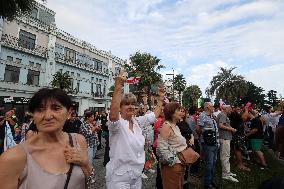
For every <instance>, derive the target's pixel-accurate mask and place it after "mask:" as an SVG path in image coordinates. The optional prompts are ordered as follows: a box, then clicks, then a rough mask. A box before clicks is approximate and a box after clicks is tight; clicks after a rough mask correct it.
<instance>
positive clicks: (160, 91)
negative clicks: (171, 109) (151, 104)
mask: <svg viewBox="0 0 284 189" xmlns="http://www.w3.org/2000/svg"><path fill="white" fill-rule="evenodd" d="M165 93H166V91H165V88H164V87H163V88H160V87H158V95H159V101H158V103H157V106H156V107H155V109H154V114H155V116H156V118H158V117H159V116H160V114H161V111H162V107H163V101H164V98H165Z"/></svg>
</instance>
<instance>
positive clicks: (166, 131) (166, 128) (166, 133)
mask: <svg viewBox="0 0 284 189" xmlns="http://www.w3.org/2000/svg"><path fill="white" fill-rule="evenodd" d="M159 131H160V135H161V137H162V138H165V139H168V138H169V137H170V136H171V132H172V129H171V126H170V124H169V123H168V122H167V121H165V122H164V123H163V125H162V127H161V128H160V130H159Z"/></svg>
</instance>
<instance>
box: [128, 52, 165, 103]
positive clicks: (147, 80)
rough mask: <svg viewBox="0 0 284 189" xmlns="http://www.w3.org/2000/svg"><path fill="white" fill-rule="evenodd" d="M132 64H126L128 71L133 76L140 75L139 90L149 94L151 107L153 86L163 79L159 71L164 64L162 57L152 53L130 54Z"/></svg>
mask: <svg viewBox="0 0 284 189" xmlns="http://www.w3.org/2000/svg"><path fill="white" fill-rule="evenodd" d="M129 59H130V64H129V65H125V69H126V71H127V72H128V73H129V74H130V75H131V76H133V77H140V81H139V83H138V84H137V89H138V91H139V92H142V91H143V92H144V93H146V94H147V96H148V98H147V99H148V106H149V107H151V87H153V85H156V84H158V83H159V82H161V81H162V75H161V74H160V73H158V71H160V70H161V69H162V68H164V66H163V65H161V64H160V61H161V60H160V59H158V58H157V57H156V56H152V55H151V54H150V53H140V52H139V51H138V52H136V53H135V54H132V55H130V58H129Z"/></svg>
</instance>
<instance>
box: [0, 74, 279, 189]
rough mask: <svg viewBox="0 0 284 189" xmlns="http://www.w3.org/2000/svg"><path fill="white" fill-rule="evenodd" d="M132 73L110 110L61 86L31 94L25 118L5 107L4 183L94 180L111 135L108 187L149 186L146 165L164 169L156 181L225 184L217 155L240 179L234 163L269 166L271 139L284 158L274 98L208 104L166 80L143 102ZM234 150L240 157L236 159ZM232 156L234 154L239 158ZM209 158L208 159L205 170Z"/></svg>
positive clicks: (229, 176)
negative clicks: (174, 98)
mask: <svg viewBox="0 0 284 189" xmlns="http://www.w3.org/2000/svg"><path fill="white" fill-rule="evenodd" d="M125 80H126V78H125V76H124V73H121V74H119V75H118V76H117V77H116V80H115V87H114V92H113V97H112V102H111V106H110V109H109V111H107V112H93V111H91V110H86V111H85V112H84V115H83V116H82V117H79V116H78V114H77V113H76V112H75V111H74V110H73V109H72V103H71V100H70V98H69V97H68V96H67V94H66V93H65V92H64V91H62V90H61V89H48V88H43V89H40V90H39V91H38V92H37V93H35V94H34V96H33V97H32V98H31V100H30V102H29V111H28V112H27V113H26V114H25V120H24V123H20V122H19V120H18V119H17V116H16V111H17V110H16V109H15V108H13V109H11V110H5V109H1V117H0V148H1V149H0V170H1V171H0V183H1V188H2V187H3V188H7V189H10V188H13V189H14V188H20V189H34V188H43V189H44V188H46V189H48V188H68V189H72V188H74V189H75V188H76V189H80V188H86V187H90V185H91V184H92V183H94V182H96V181H95V179H94V174H95V173H96V170H94V169H93V167H94V164H95V161H94V159H96V158H97V155H96V152H97V150H100V149H102V147H103V146H102V138H104V139H105V140H104V141H105V145H104V150H105V153H104V161H103V165H104V166H105V168H106V176H105V178H106V187H107V188H108V189H124V188H125V189H130V188H131V189H141V188H142V178H147V176H146V175H145V174H144V173H147V172H148V171H152V172H156V173H157V174H156V188H158V189H162V188H163V189H182V188H183V187H184V185H185V184H188V182H189V180H188V179H189V178H190V177H189V175H191V176H194V177H197V178H201V177H203V179H202V180H203V181H202V183H203V185H204V188H217V187H218V186H217V183H216V182H215V179H214V178H215V171H216V162H217V159H218V158H219V159H220V162H221V167H222V175H221V176H222V179H224V180H228V181H230V182H240V181H239V180H238V175H237V174H236V173H233V172H231V163H230V162H233V163H235V165H236V167H237V168H238V169H239V170H241V171H245V172H250V167H249V165H247V164H246V163H245V162H244V161H243V159H244V158H245V159H250V161H254V162H255V163H257V164H258V165H259V169H260V170H266V169H269V162H267V161H266V159H265V156H264V155H263V152H262V147H263V144H267V147H268V148H271V149H272V150H273V152H275V154H276V156H277V157H278V158H279V159H284V142H283V138H284V114H283V103H281V104H280V106H279V107H280V109H279V110H276V111H274V110H273V107H271V106H266V107H265V108H264V109H263V110H256V109H254V108H253V105H252V104H251V103H247V104H246V105H243V106H234V105H228V104H225V103H220V104H218V105H215V106H214V105H213V104H212V103H211V102H205V103H204V105H203V106H202V107H201V108H196V107H182V106H181V105H180V104H179V103H177V102H169V100H168V99H167V97H166V96H165V90H164V88H163V87H158V91H157V96H158V100H157V102H156V104H155V106H154V108H153V110H150V109H148V108H147V107H148V106H147V99H145V98H144V100H143V103H144V106H143V108H141V106H137V99H136V96H135V95H133V94H131V93H130V94H123V95H122V94H121V91H122V87H123V84H124V82H125ZM231 157H234V158H233V159H234V160H233V161H230V159H231ZM231 160H232V159H231ZM201 162H204V171H201V169H203V166H202V164H201Z"/></svg>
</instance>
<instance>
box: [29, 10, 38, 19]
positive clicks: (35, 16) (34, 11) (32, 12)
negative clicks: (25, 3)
mask: <svg viewBox="0 0 284 189" xmlns="http://www.w3.org/2000/svg"><path fill="white" fill-rule="evenodd" d="M37 14H38V9H36V8H33V10H32V11H31V15H30V16H31V17H32V18H36V19H37Z"/></svg>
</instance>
